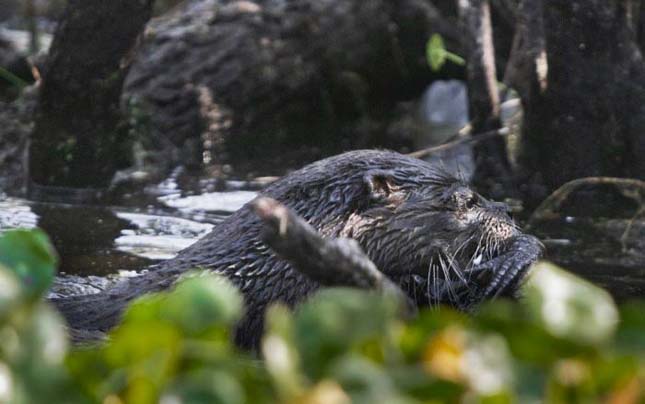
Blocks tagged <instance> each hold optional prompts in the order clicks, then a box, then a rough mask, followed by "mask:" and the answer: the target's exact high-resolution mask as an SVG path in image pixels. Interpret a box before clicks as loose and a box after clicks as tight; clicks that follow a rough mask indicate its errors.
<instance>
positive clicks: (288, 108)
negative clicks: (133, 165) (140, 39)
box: [127, 0, 459, 173]
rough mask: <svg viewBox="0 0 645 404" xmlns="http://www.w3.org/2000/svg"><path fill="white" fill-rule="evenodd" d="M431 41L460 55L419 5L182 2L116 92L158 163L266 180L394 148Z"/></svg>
mask: <svg viewBox="0 0 645 404" xmlns="http://www.w3.org/2000/svg"><path fill="white" fill-rule="evenodd" d="M435 32H438V33H440V34H441V35H443V36H444V38H445V39H446V40H447V42H448V44H449V46H450V47H451V49H455V50H456V51H459V46H458V41H456V38H458V36H459V35H458V30H457V29H456V25H455V24H454V21H453V20H451V19H449V18H447V17H446V16H445V15H443V14H442V13H441V12H440V11H439V9H438V8H435V7H433V6H432V4H430V3H429V2H427V1H425V0H402V1H397V2H392V1H389V0H373V1H355V0H333V1H332V0H326V1H320V0H297V1H295V0H287V1H279V2H276V1H266V0H255V1H224V0H191V1H187V2H186V3H184V4H183V6H181V7H179V8H178V9H176V10H175V11H174V12H173V13H171V14H169V15H166V16H164V17H162V18H160V19H159V20H156V21H154V22H152V23H151V24H150V26H149V29H148V35H147V39H146V41H145V44H144V46H143V48H142V51H141V53H140V55H139V56H138V57H137V61H136V63H135V65H134V66H133V68H132V70H131V72H130V74H129V76H128V79H127V90H128V94H129V97H130V99H131V100H132V101H131V102H134V103H137V104H139V105H142V109H143V110H146V111H147V112H148V116H149V118H150V125H149V128H150V138H151V139H153V140H154V142H155V144H156V145H158V146H160V147H164V148H168V149H169V150H170V151H171V152H170V154H169V156H168V157H166V158H165V160H168V161H173V160H174V161H177V160H182V161H186V160H187V157H190V158H191V159H192V160H193V161H195V162H196V163H200V162H201V161H204V162H206V163H208V162H218V163H221V162H232V163H233V164H236V167H237V168H239V167H240V165H241V164H243V163H244V162H246V161H253V165H254V168H255V169H261V170H265V169H266V172H268V173H272V172H273V171H272V169H274V167H275V163H276V162H279V163H280V165H283V166H284V165H285V162H286V163H287V164H299V163H302V162H303V161H307V160H315V159H317V158H320V157H322V156H324V155H327V154H330V153H335V152H339V151H341V150H343V149H348V148H355V147H368V146H372V145H376V144H379V145H381V146H386V147H397V146H399V144H398V143H396V141H392V138H393V137H390V136H388V135H387V133H388V130H390V128H389V126H388V125H389V124H390V123H391V122H392V120H393V118H394V117H395V115H396V111H395V109H396V108H395V107H396V105H397V103H398V102H400V101H402V100H409V99H411V98H413V97H414V96H415V95H418V94H420V93H421V92H422V91H423V89H424V88H425V86H426V85H427V84H428V83H429V82H430V81H431V79H432V78H433V73H432V72H431V71H430V69H429V68H428V66H427V63H426V61H425V58H424V55H425V44H426V41H427V40H428V38H429V37H430V35H431V34H432V33H435ZM456 44H457V45H456ZM294 145H297V146H298V153H297V155H289V154H286V153H287V152H289V151H293V150H294ZM303 150H304V153H303ZM262 162H264V163H266V164H264V165H262Z"/></svg>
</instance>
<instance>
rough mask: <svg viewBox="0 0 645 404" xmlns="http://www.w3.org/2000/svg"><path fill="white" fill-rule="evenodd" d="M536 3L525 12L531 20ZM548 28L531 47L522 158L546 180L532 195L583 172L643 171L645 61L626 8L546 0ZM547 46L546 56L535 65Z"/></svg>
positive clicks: (535, 176) (596, 1)
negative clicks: (540, 188) (541, 40)
mask: <svg viewBox="0 0 645 404" xmlns="http://www.w3.org/2000/svg"><path fill="white" fill-rule="evenodd" d="M523 3H526V4H532V5H533V6H535V2H531V1H524V2H523ZM529 10H530V8H528V7H525V12H524V15H525V18H524V19H525V20H528V21H531V18H535V17H534V16H531V15H530V11H529ZM534 23H535V22H533V23H531V24H534ZM543 32H544V36H545V38H544V42H542V43H541V44H540V43H539V42H538V43H537V45H536V47H532V48H531V49H533V50H532V51H529V52H526V53H525V55H524V60H525V61H526V63H524V64H523V69H524V70H525V71H526V69H529V71H528V73H527V75H528V76H532V77H533V79H531V80H530V81H529V83H531V84H530V85H529V87H527V88H526V89H524V91H522V92H521V96H522V103H523V105H524V133H523V137H522V145H521V147H522V149H523V150H522V159H521V164H522V165H523V167H524V169H525V171H526V173H528V174H529V175H530V176H531V177H532V178H530V179H529V180H530V181H531V182H535V181H537V182H542V183H543V184H544V185H545V187H544V189H543V190H542V192H541V194H539V195H533V196H534V197H535V198H536V199H539V198H543V197H544V196H546V193H547V192H548V191H550V190H553V189H555V188H557V187H558V186H559V185H561V184H563V183H565V182H567V181H569V180H572V179H575V178H580V177H587V176H619V177H621V176H635V177H638V178H644V177H645V160H644V159H643V158H642V156H643V155H645V136H643V135H642V134H643V133H645V65H644V64H643V60H642V55H641V52H640V50H639V48H638V45H637V44H636V42H635V41H634V35H633V32H632V31H631V29H630V24H628V16H627V8H625V7H624V4H622V3H620V2H619V1H607V0H589V1H586V2H571V1H568V0H544V29H543ZM531 35H532V36H534V37H535V36H537V37H539V35H540V31H533V32H531V34H530V35H529V37H530V36H531ZM542 46H543V49H544V50H545V52H544V55H545V57H543V60H542V61H541V62H540V63H538V64H537V65H536V61H537V60H538V59H536V55H538V56H539V55H540V53H539V52H538V53H536V52H535V51H536V50H537V49H539V48H540V47H542ZM540 64H541V66H542V72H543V73H544V71H546V74H545V75H543V77H542V79H539V78H538V75H537V74H536V71H537V72H538V74H539V69H537V70H536V68H535V67H536V66H538V65H540ZM521 69H522V68H520V70H521ZM531 70H532V71H531ZM518 89H520V90H522V88H521V87H518Z"/></svg>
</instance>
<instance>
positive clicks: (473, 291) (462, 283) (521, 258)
mask: <svg viewBox="0 0 645 404" xmlns="http://www.w3.org/2000/svg"><path fill="white" fill-rule="evenodd" d="M543 251H544V246H543V245H542V243H540V241H539V240H538V239H536V238H535V237H533V236H530V235H527V234H523V233H519V234H518V235H516V236H514V237H513V238H511V239H510V240H505V241H504V242H503V243H499V244H497V246H496V248H495V249H492V250H491V249H489V250H485V251H479V250H475V253H473V254H471V255H470V256H469V258H467V257H468V256H467V255H466V256H462V260H461V263H460V264H459V265H460V267H457V268H455V265H451V266H445V265H444V266H440V267H437V266H434V267H431V269H430V270H428V271H425V273H423V274H419V273H411V274H409V275H408V276H407V277H402V278H399V282H400V285H401V287H402V288H403V290H407V291H408V294H409V296H410V297H411V298H412V299H414V300H415V301H416V302H417V304H418V305H420V306H422V305H428V306H435V305H438V304H447V305H450V306H453V307H456V308H458V309H460V310H466V311H468V310H470V309H471V308H473V307H474V306H476V305H477V304H479V303H481V302H482V301H484V300H487V299H492V298H495V297H497V296H500V295H502V296H514V294H515V292H516V290H517V289H518V288H519V286H520V284H521V283H522V281H523V279H524V277H525V275H526V272H527V271H528V269H529V268H530V266H531V264H532V263H533V262H535V261H536V260H537V259H539V257H540V256H541V255H542V253H543ZM453 258H454V257H453ZM443 262H444V263H445V262H447V261H446V260H443ZM450 262H452V263H456V262H459V260H457V259H453V260H452V261H450Z"/></svg>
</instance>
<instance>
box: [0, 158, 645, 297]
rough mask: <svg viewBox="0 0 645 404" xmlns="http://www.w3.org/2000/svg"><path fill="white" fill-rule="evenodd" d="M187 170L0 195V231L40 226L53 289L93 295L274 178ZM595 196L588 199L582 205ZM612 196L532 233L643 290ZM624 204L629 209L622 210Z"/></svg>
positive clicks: (596, 272) (632, 221)
mask: <svg viewBox="0 0 645 404" xmlns="http://www.w3.org/2000/svg"><path fill="white" fill-rule="evenodd" d="M182 175H185V174H183V173H182V171H181V170H175V171H174V172H173V174H172V175H171V176H170V177H169V178H168V179H167V180H165V181H163V182H162V183H160V184H158V185H157V186H150V187H147V188H145V189H144V190H143V191H139V192H140V193H139V194H136V193H133V192H130V193H128V194H126V193H124V194H123V195H121V199H119V198H118V197H117V198H114V199H111V202H110V205H98V204H78V203H75V204H71V203H67V204H66V203H44V202H33V201H28V200H24V199H18V198H7V197H3V196H2V195H0V232H1V231H3V230H6V229H10V228H16V227H23V228H33V227H35V226H38V227H41V228H43V229H44V230H45V231H46V232H47V233H48V234H49V235H50V237H51V239H52V241H53V243H54V245H55V247H56V249H57V251H58V252H59V255H60V261H61V263H60V272H62V273H65V274H67V276H66V277H61V278H59V280H58V283H57V285H55V287H54V290H53V293H56V291H63V293H64V294H72V293H93V292H96V291H98V290H100V289H102V288H103V287H104V286H107V285H109V284H110V283H111V282H114V280H115V278H114V277H107V278H103V277H104V276H106V275H110V274H112V275H114V274H119V276H123V275H124V274H130V275H132V274H133V273H134V272H135V271H141V270H142V269H144V268H146V267H147V266H148V265H150V264H151V263H154V262H158V261H159V260H164V259H168V258H172V257H173V256H174V255H175V254H177V252H178V251H180V250H182V249H184V248H186V247H188V246H189V245H191V244H192V243H194V242H195V241H197V240H198V239H200V238H201V237H203V236H204V235H205V234H207V233H208V232H209V231H211V229H212V228H213V226H215V225H216V224H217V223H218V222H220V221H221V220H223V218H225V217H226V216H227V215H229V214H230V213H231V212H233V211H235V210H237V209H239V208H240V207H241V206H242V205H244V204H245V203H247V202H248V201H249V200H251V199H253V198H254V197H255V196H256V194H257V193H256V191H255V190H257V189H259V188H260V187H262V186H263V185H266V183H268V182H270V181H271V180H272V179H266V180H261V181H253V182H246V181H238V182H232V181H231V182H218V181H217V180H212V179H199V178H188V180H189V181H188V182H186V181H185V179H183V180H181V179H180V177H181V176H182ZM187 184H188V185H187ZM251 190H254V191H251ZM596 199H598V197H597V196H594V198H583V201H585V202H584V203H583V206H585V207H589V206H590V203H589V200H596ZM69 200H70V201H71V200H74V198H73V197H70V199H69ZM609 202H611V201H609ZM609 202H608V201H606V200H603V203H602V204H601V205H602V206H604V207H607V206H609V208H608V209H606V210H608V211H610V213H613V214H615V215H616V214H617V216H619V217H607V213H608V212H606V211H597V210H594V211H592V212H590V213H589V212H588V213H587V214H585V213H584V212H581V211H579V210H575V211H563V212H562V213H563V215H564V216H569V217H568V218H566V217H565V218H564V219H562V220H554V221H551V222H543V223H540V224H539V225H538V226H536V227H534V228H533V229H532V230H531V232H532V233H534V234H536V235H537V236H539V237H540V238H541V239H543V240H544V241H545V244H546V245H547V257H546V258H547V259H549V260H552V261H554V262H556V263H558V264H560V265H562V266H563V267H564V268H568V269H569V270H572V271H574V272H576V273H578V274H579V275H582V276H583V277H586V278H588V279H590V280H592V281H593V282H595V283H596V284H599V285H601V286H603V287H605V288H607V289H608V290H609V291H610V292H611V293H612V294H613V295H614V296H615V297H616V298H618V299H620V300H623V299H628V298H631V297H635V296H643V295H645V221H643V220H641V219H640V218H636V217H632V216H633V214H632V213H630V209H631V210H633V209H634V207H633V206H630V205H629V204H628V203H626V202H625V201H622V200H613V202H612V203H609ZM621 207H622V208H626V209H627V208H629V209H627V210H626V211H625V212H623V210H625V209H622V210H621ZM603 217H604V219H603ZM76 275H81V276H88V275H98V276H101V278H90V279H82V278H79V277H78V276H76Z"/></svg>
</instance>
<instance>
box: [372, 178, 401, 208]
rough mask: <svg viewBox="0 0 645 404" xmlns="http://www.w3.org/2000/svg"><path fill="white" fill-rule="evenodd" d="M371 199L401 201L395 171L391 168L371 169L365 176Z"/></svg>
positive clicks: (387, 201)
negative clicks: (395, 181) (395, 180)
mask: <svg viewBox="0 0 645 404" xmlns="http://www.w3.org/2000/svg"><path fill="white" fill-rule="evenodd" d="M363 180H364V181H365V185H366V186H367V192H369V195H370V199H372V200H373V201H378V202H383V203H393V202H397V201H400V199H401V195H400V192H399V191H400V190H399V187H397V186H396V184H395V183H394V173H393V172H392V171H390V170H371V171H368V172H367V174H365V176H364V177H363Z"/></svg>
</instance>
